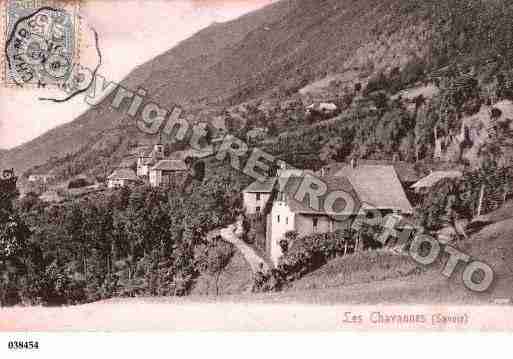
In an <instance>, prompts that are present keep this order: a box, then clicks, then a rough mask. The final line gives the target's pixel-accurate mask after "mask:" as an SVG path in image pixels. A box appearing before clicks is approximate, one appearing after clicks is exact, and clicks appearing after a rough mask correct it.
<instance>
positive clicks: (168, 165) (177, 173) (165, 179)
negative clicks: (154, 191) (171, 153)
mask: <svg viewBox="0 0 513 359" xmlns="http://www.w3.org/2000/svg"><path fill="white" fill-rule="evenodd" d="M188 170H189V168H188V166H187V165H186V164H185V161H182V160H161V161H159V162H157V163H156V164H155V165H154V166H153V167H151V168H150V176H149V180H150V185H151V186H153V187H159V186H166V185H169V184H172V183H176V181H181V180H183V179H184V177H185V176H186V175H187V173H188Z"/></svg>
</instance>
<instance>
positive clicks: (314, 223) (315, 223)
mask: <svg viewBox="0 0 513 359" xmlns="http://www.w3.org/2000/svg"><path fill="white" fill-rule="evenodd" d="M312 222H313V228H314V230H317V225H318V224H319V218H317V217H314V218H313V219H312Z"/></svg>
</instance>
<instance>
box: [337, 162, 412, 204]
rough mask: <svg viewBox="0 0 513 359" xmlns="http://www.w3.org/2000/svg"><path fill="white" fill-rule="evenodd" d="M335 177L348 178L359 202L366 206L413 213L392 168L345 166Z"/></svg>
mask: <svg viewBox="0 0 513 359" xmlns="http://www.w3.org/2000/svg"><path fill="white" fill-rule="evenodd" d="M335 176H341V177H346V178H348V179H349V181H350V182H351V184H352V185H353V187H354V189H355V190H356V193H357V194H358V197H359V198H360V200H361V201H362V202H363V203H365V204H367V205H370V206H372V207H374V208H377V209H391V210H399V211H401V212H403V213H413V208H412V206H411V203H410V201H409V200H408V198H407V197H406V194H405V193H404V190H403V187H402V185H401V182H400V181H399V177H398V176H397V173H396V171H395V169H394V167H393V166H378V165H358V166H357V167H356V168H352V167H351V166H345V167H343V168H342V169H340V170H339V171H338V172H337V173H336V174H335Z"/></svg>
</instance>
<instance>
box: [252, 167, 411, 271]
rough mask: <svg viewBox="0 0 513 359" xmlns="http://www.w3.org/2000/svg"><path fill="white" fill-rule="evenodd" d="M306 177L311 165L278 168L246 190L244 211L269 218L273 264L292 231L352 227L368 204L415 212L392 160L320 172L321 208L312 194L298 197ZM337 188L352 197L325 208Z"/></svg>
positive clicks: (268, 238)
mask: <svg viewBox="0 0 513 359" xmlns="http://www.w3.org/2000/svg"><path fill="white" fill-rule="evenodd" d="M282 175H283V176H282ZM305 176H313V174H311V172H310V171H307V170H294V171H292V172H291V171H289V170H287V171H278V173H277V176H276V177H274V178H268V179H266V180H265V181H263V182H259V181H256V182H254V183H252V184H251V185H249V186H248V187H247V188H246V189H245V190H244V191H243V200H244V206H245V211H246V214H248V215H250V216H254V215H259V216H261V217H262V218H265V221H266V250H267V252H268V255H269V257H270V258H271V260H272V262H273V263H274V264H275V265H276V264H277V263H278V260H279V258H280V257H281V256H282V252H281V247H280V245H279V242H280V240H281V239H283V238H284V236H285V234H286V233H287V232H289V231H296V232H297V233H298V234H299V235H300V236H306V235H309V234H313V233H329V232H334V231H337V230H344V229H349V226H350V225H351V224H352V223H353V221H354V220H355V219H356V218H357V217H358V216H365V215H366V211H367V210H369V209H372V210H379V211H380V213H381V214H382V216H385V215H387V214H397V215H400V216H410V215H411V214H413V208H412V205H411V203H410V201H409V200H408V198H407V196H406V193H405V191H404V189H403V185H402V184H401V181H400V179H399V176H398V175H397V172H396V170H395V168H394V166H392V165H361V166H358V165H357V163H356V162H353V163H352V164H349V165H344V166H339V167H338V168H337V170H336V171H334V172H333V173H332V174H331V175H329V176H319V175H317V178H319V179H321V180H322V181H323V182H324V184H326V186H327V192H326V195H325V196H324V197H323V196H321V197H320V198H319V206H318V207H317V208H318V209H317V210H316V209H312V206H310V205H309V202H308V201H309V198H308V196H305V198H303V201H302V202H301V201H299V200H298V199H297V198H296V196H295V194H296V193H297V191H298V189H299V186H300V185H301V183H302V181H303V180H304V178H305ZM410 180H411V178H410ZM334 192H343V193H345V194H349V195H350V198H348V200H347V201H346V200H345V199H344V198H342V197H340V198H339V199H338V200H337V201H336V202H334V203H331V204H330V205H328V206H326V207H327V208H325V204H326V197H327V195H328V194H330V193H334ZM349 201H353V203H349ZM330 208H331V211H332V213H331V212H330ZM346 212H347V213H346Z"/></svg>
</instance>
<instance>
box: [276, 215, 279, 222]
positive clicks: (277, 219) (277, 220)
mask: <svg viewBox="0 0 513 359" xmlns="http://www.w3.org/2000/svg"><path fill="white" fill-rule="evenodd" d="M276 222H278V223H280V215H277V216H276Z"/></svg>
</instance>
